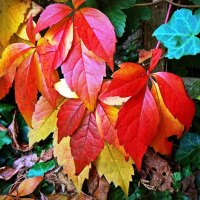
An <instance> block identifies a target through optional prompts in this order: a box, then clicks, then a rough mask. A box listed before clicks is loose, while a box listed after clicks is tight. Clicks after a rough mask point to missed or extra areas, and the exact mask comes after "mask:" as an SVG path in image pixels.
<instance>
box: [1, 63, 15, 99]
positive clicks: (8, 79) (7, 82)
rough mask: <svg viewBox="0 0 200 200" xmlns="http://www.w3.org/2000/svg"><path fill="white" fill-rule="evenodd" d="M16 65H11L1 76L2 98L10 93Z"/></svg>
mask: <svg viewBox="0 0 200 200" xmlns="http://www.w3.org/2000/svg"><path fill="white" fill-rule="evenodd" d="M16 67H17V66H15V67H10V68H9V69H8V71H7V73H6V74H5V75H4V76H2V77H0V99H3V98H4V97H5V96H6V94H8V92H9V90H10V88H11V86H12V83H13V80H14V78H15V73H16Z"/></svg>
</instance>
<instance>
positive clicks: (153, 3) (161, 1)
mask: <svg viewBox="0 0 200 200" xmlns="http://www.w3.org/2000/svg"><path fill="white" fill-rule="evenodd" d="M161 3H170V4H172V5H174V6H176V7H180V8H200V5H183V4H179V3H174V2H171V1H170V0H159V1H154V2H150V3H137V4H135V5H134V6H136V7H142V6H155V5H158V4H161Z"/></svg>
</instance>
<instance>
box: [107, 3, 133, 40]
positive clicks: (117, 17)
mask: <svg viewBox="0 0 200 200" xmlns="http://www.w3.org/2000/svg"><path fill="white" fill-rule="evenodd" d="M135 2H136V0H124V1H121V0H109V1H106V3H105V5H103V12H104V13H105V14H106V15H107V16H108V18H109V19H110V21H111V22H112V24H113V26H114V27H115V32H116V35H117V36H118V37H122V35H123V33H124V31H125V27H126V14H125V13H124V12H123V11H122V10H123V9H128V8H131V7H133V6H134V4H135Z"/></svg>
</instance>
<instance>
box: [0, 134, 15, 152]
mask: <svg viewBox="0 0 200 200" xmlns="http://www.w3.org/2000/svg"><path fill="white" fill-rule="evenodd" d="M7 133H8V131H0V149H2V147H3V145H8V144H11V142H12V140H11V138H10V137H9V136H8V135H7Z"/></svg>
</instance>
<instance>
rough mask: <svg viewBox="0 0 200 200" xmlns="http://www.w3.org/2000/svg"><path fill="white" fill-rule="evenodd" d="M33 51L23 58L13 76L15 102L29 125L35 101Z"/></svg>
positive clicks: (35, 86)
mask: <svg viewBox="0 0 200 200" xmlns="http://www.w3.org/2000/svg"><path fill="white" fill-rule="evenodd" d="M34 56H35V53H33V54H31V55H29V56H28V57H27V58H25V59H24V60H23V62H22V63H21V65H20V68H19V69H18V70H17V73H16V78H15V97H16V102H17V105H18V107H19V110H20V112H21V113H22V115H23V117H24V119H25V120H26V122H27V124H28V125H29V126H30V127H31V119H32V114H33V112H34V109H35V104H36V101H37V83H36V71H35V59H34Z"/></svg>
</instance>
